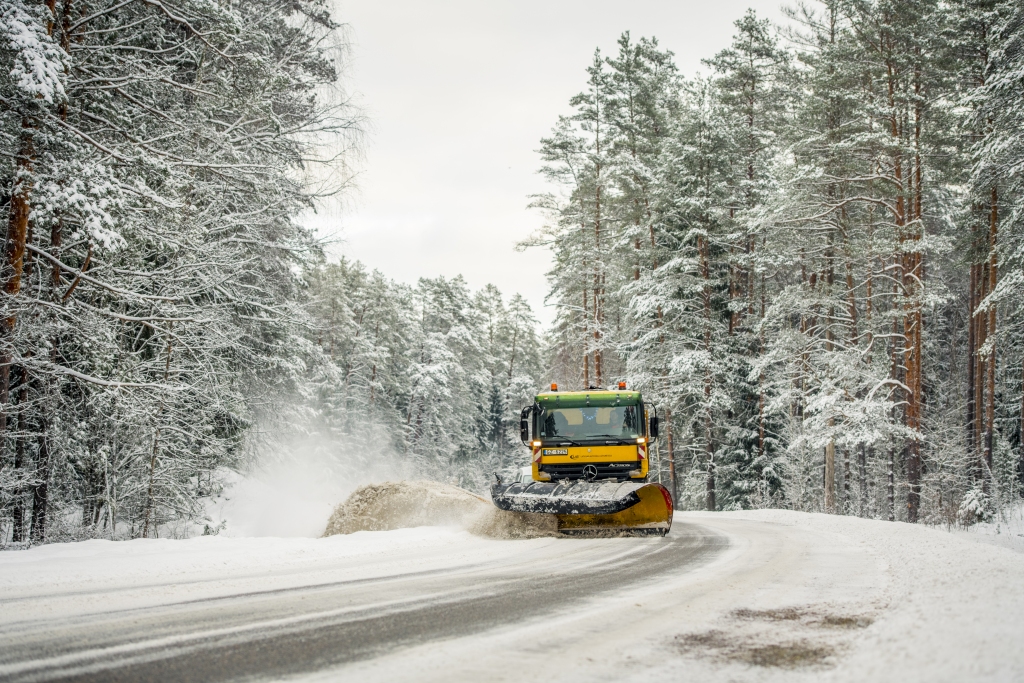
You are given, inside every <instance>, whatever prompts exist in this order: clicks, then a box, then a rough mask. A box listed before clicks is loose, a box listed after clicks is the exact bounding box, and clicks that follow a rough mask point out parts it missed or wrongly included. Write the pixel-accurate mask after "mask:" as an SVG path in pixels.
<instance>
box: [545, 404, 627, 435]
mask: <svg viewBox="0 0 1024 683" xmlns="http://www.w3.org/2000/svg"><path fill="white" fill-rule="evenodd" d="M540 436H541V438H545V439H557V438H558V437H563V438H566V439H572V440H574V441H579V440H580V439H635V438H637V437H638V436H641V433H640V406H616V407H609V408H554V409H550V410H544V411H543V412H541V415H540Z"/></svg>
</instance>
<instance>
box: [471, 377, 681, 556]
mask: <svg viewBox="0 0 1024 683" xmlns="http://www.w3.org/2000/svg"><path fill="white" fill-rule="evenodd" d="M648 411H649V407H648V406H646V405H645V404H644V401H643V397H642V396H641V395H640V392H639V391H627V390H626V384H625V382H620V383H619V384H618V387H617V388H615V389H595V388H591V389H587V390H584V391H559V390H558V385H557V384H552V385H551V390H550V391H545V392H542V393H540V394H537V396H536V397H535V398H534V402H533V404H532V405H529V406H527V407H525V408H523V410H522V413H521V415H520V423H519V431H520V438H521V439H522V441H523V444H524V445H525V446H527V448H529V449H530V454H531V464H530V467H529V469H528V470H526V469H525V468H524V470H523V473H522V474H521V475H520V476H519V477H517V478H516V480H515V481H502V479H501V478H500V477H499V476H498V475H495V480H496V481H495V483H494V484H493V485H492V486H491V500H493V501H494V504H495V505H496V506H497V507H498V508H500V509H502V510H510V511H514V512H533V513H548V514H554V515H556V516H557V517H558V530H559V531H560V532H562V533H564V534H598V535H602V534H621V535H642V534H655V535H661V536H664V535H665V534H667V533H668V532H669V529H670V528H671V527H672V497H671V495H670V494H669V492H668V489H666V488H665V487H664V486H662V485H661V484H657V483H653V482H648V480H647V478H648V473H649V472H650V447H651V446H652V444H653V442H654V440H655V439H657V438H658V418H657V411H655V415H654V416H651V415H649V413H648Z"/></svg>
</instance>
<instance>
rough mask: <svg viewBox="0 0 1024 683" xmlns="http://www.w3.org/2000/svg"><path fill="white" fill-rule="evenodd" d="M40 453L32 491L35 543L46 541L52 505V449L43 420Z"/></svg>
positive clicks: (31, 531)
mask: <svg viewBox="0 0 1024 683" xmlns="http://www.w3.org/2000/svg"><path fill="white" fill-rule="evenodd" d="M40 421H41V423H42V424H41V425H40V427H41V429H40V433H39V453H38V455H37V456H36V478H37V479H38V483H37V484H36V485H35V487H33V490H32V526H31V529H30V531H29V535H30V537H31V539H32V542H33V543H42V542H44V541H45V540H46V513H47V508H48V507H49V503H50V448H49V437H48V431H49V430H48V426H49V425H47V420H46V418H45V417H43V418H42V419H41V420H40Z"/></svg>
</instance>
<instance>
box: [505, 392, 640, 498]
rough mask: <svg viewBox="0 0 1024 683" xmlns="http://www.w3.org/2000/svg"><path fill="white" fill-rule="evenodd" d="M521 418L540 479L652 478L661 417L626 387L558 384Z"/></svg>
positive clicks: (533, 467) (533, 468) (535, 475)
mask: <svg viewBox="0 0 1024 683" xmlns="http://www.w3.org/2000/svg"><path fill="white" fill-rule="evenodd" d="M520 418H521V419H520V436H521V438H522V440H523V443H524V444H526V445H527V447H529V448H530V453H531V471H532V475H533V480H534V481H550V482H556V481H562V480H583V481H602V480H614V481H635V482H644V481H646V480H647V474H648V471H649V468H650V459H649V447H650V444H651V442H652V441H653V440H654V439H656V438H657V436H658V418H657V416H655V417H650V416H649V415H648V407H647V406H645V405H644V401H643V397H642V396H641V395H640V392H639V391H627V390H626V389H625V385H624V383H620V384H619V388H618V389H587V390H585V391H558V387H557V385H554V384H553V385H551V391H545V392H542V393H539V394H537V396H536V397H535V398H534V402H533V405H531V406H527V407H526V408H524V409H523V411H522V414H521V416H520Z"/></svg>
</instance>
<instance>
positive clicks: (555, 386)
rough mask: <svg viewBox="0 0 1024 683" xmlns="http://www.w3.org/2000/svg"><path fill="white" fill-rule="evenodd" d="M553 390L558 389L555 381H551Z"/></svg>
mask: <svg viewBox="0 0 1024 683" xmlns="http://www.w3.org/2000/svg"><path fill="white" fill-rule="evenodd" d="M551 391H558V385H557V384H555V383H554V382H552V383H551Z"/></svg>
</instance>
